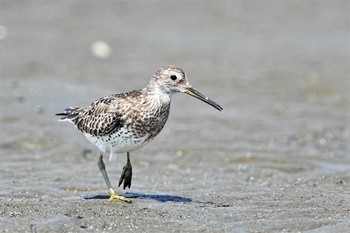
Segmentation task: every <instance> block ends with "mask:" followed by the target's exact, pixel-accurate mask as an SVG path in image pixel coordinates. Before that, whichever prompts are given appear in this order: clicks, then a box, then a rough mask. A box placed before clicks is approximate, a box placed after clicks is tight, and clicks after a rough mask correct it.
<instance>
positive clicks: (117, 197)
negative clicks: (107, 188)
mask: <svg viewBox="0 0 350 233" xmlns="http://www.w3.org/2000/svg"><path fill="white" fill-rule="evenodd" d="M110 193H111V197H110V198H109V201H114V200H120V201H124V202H126V203H131V202H132V201H131V200H130V199H128V198H126V197H124V196H119V195H117V194H116V193H115V192H114V191H111V192H110Z"/></svg>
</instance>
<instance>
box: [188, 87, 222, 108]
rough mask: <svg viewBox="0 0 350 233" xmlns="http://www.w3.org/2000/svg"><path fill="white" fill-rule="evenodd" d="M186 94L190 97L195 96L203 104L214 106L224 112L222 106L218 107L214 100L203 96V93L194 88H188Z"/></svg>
mask: <svg viewBox="0 0 350 233" xmlns="http://www.w3.org/2000/svg"><path fill="white" fill-rule="evenodd" d="M185 93H186V94H189V95H190V96H193V97H195V98H197V99H199V100H202V101H203V102H205V103H207V104H209V105H211V106H213V107H214V108H216V109H217V110H219V111H222V110H223V108H222V107H221V106H220V105H218V104H217V103H215V102H214V101H213V100H211V99H209V98H208V97H206V96H205V95H203V94H202V93H200V92H199V91H197V90H196V89H194V88H192V87H186V91H185Z"/></svg>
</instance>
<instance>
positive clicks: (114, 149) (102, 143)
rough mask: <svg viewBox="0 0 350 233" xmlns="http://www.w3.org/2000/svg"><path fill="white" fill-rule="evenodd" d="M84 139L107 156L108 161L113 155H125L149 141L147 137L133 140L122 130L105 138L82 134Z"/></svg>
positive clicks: (133, 138) (131, 136)
mask: <svg viewBox="0 0 350 233" xmlns="http://www.w3.org/2000/svg"><path fill="white" fill-rule="evenodd" d="M84 135H85V137H86V138H87V139H88V140H89V142H91V144H93V145H94V146H96V147H97V148H98V149H99V150H100V151H101V152H102V153H103V154H104V155H109V160H113V159H115V158H116V154H115V153H126V152H130V151H134V150H137V149H139V148H141V147H143V146H144V145H146V144H147V143H148V142H149V141H147V139H148V138H149V135H145V136H143V137H139V138H135V137H133V135H132V134H129V133H128V132H126V131H124V132H123V130H120V131H118V133H116V134H112V135H110V136H109V135H106V136H94V135H91V134H88V133H84Z"/></svg>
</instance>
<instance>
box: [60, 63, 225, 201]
mask: <svg viewBox="0 0 350 233" xmlns="http://www.w3.org/2000/svg"><path fill="white" fill-rule="evenodd" d="M177 92H183V93H186V94H189V95H191V96H193V97H196V98H198V99H200V100H202V101H204V102H206V103H208V104H210V105H211V106H213V107H214V108H216V109H218V110H219V111H221V110H222V107H221V106H220V105H218V104H217V103H215V102H214V101H212V100H210V99H209V98H208V97H206V96H204V95H202V94H201V93H199V92H198V91H196V90H195V89H193V88H192V86H191V85H190V84H189V82H188V81H187V80H186V75H185V73H184V72H183V70H182V69H180V68H179V67H175V66H163V67H161V68H160V69H159V70H158V71H157V72H156V73H155V75H154V76H153V78H152V79H151V81H150V82H149V84H148V85H147V86H146V87H145V88H143V89H140V90H134V91H130V92H127V93H122V94H115V95H111V96H106V97H103V98H100V99H98V100H96V101H94V102H93V103H92V104H91V105H90V106H88V107H83V108H76V107H73V108H72V107H71V108H67V109H65V111H64V112H63V113H59V114H56V115H59V116H62V118H60V120H61V121H70V122H71V123H73V124H74V125H75V126H76V127H77V128H78V129H79V130H80V131H81V132H83V133H84V135H85V137H86V138H87V139H88V140H89V141H90V142H91V143H92V144H93V145H95V146H96V147H97V148H99V150H100V151H101V153H102V154H104V155H108V154H109V155H110V159H113V158H114V157H115V156H114V155H115V153H124V152H127V153H129V152H130V151H133V150H136V149H139V148H140V147H142V146H144V145H146V144H147V143H148V142H149V141H151V140H152V139H153V138H154V137H155V136H157V135H158V134H159V132H160V131H161V130H162V129H163V127H164V125H165V123H166V121H167V119H168V116H169V110H170V104H171V99H172V96H173V94H174V93H177ZM128 158H129V154H128ZM128 162H129V161H128ZM129 163H130V162H129ZM127 165H128V164H127ZM99 168H100V170H101V172H102V174H103V175H104V178H105V180H106V183H107V185H108V187H109V188H110V190H112V191H111V196H112V194H113V195H115V194H114V191H113V189H112V187H111V185H110V183H109V179H108V177H107V174H104V173H105V168H104V164H103V161H102V156H101V157H100V161H99ZM126 169H127V170H124V171H123V174H124V173H125V172H126V173H127V172H130V175H129V177H128V178H129V179H130V181H129V182H128V183H127V186H128V187H130V185H131V164H130V165H129V167H127V168H126ZM123 174H122V177H121V180H123V179H124V177H123ZM124 188H125V186H124ZM118 198H119V197H118Z"/></svg>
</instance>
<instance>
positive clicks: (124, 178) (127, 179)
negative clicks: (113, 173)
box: [118, 163, 132, 189]
mask: <svg viewBox="0 0 350 233" xmlns="http://www.w3.org/2000/svg"><path fill="white" fill-rule="evenodd" d="M131 179H132V166H131V164H130V163H127V164H126V165H125V166H124V167H123V172H122V174H121V176H120V179H119V185H118V187H119V186H120V185H121V184H122V183H123V182H124V185H123V189H125V188H126V187H128V188H130V187H131Z"/></svg>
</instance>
